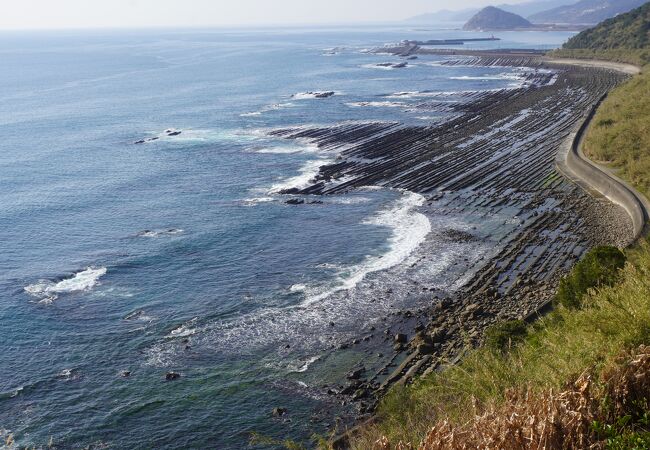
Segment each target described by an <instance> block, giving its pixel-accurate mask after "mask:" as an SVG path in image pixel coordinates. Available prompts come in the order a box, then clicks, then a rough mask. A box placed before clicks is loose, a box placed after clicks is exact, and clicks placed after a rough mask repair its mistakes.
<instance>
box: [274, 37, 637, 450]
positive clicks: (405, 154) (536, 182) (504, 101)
mask: <svg viewBox="0 0 650 450" xmlns="http://www.w3.org/2000/svg"><path fill="white" fill-rule="evenodd" d="M385 50H386V49H382V51H385ZM427 51H429V50H427ZM392 53H393V54H395V55H400V56H412V55H413V54H416V53H417V51H416V50H413V49H410V50H408V51H407V52H405V51H404V49H402V48H397V49H394V51H392ZM440 64H442V65H477V66H492V67H494V66H503V67H518V68H524V67H525V68H527V69H525V70H524V72H523V73H522V76H521V79H522V83H521V86H520V87H518V88H515V89H504V90H499V91H487V92H486V91H482V92H480V91H476V92H462V93H454V95H451V96H449V95H448V96H447V97H445V98H442V96H438V97H437V96H436V95H434V94H429V93H425V94H427V95H423V96H422V97H423V100H422V103H421V104H419V105H418V106H417V107H418V108H421V109H422V110H426V111H434V112H441V113H445V114H447V117H448V119H447V120H445V121H442V122H441V123H437V124H435V125H431V126H428V127H421V126H420V127H413V126H408V125H403V124H397V123H371V124H368V123H365V124H341V125H338V126H333V127H328V128H311V129H310V128H299V129H283V130H275V131H273V132H272V133H271V134H273V135H275V136H278V137H284V138H287V139H298V138H300V139H308V140H310V141H311V142H312V143H314V144H316V145H318V146H319V147H321V148H324V149H328V150H332V151H337V152H338V156H337V161H336V162H335V163H333V164H330V165H327V166H323V167H321V169H320V173H319V175H318V176H317V177H316V178H315V179H314V180H313V183H312V185H311V186H309V187H307V188H305V189H301V190H292V191H287V192H285V193H286V194H291V195H293V196H299V197H301V196H304V197H305V198H309V197H311V196H319V195H335V194H337V193H341V192H347V191H350V190H353V189H357V188H362V187H364V186H371V185H372V186H383V187H390V188H398V189H405V190H409V191H412V192H417V193H419V194H421V195H424V196H425V198H427V204H426V205H425V206H423V207H422V208H421V211H420V212H422V213H424V214H425V215H426V214H428V213H431V214H433V213H435V214H441V213H442V214H460V215H462V216H463V217H465V218H466V219H467V221H469V222H471V221H475V222H476V223H482V222H485V221H495V224H494V227H493V228H492V229H490V230H488V231H487V232H486V231H485V230H483V231H481V230H476V227H474V228H472V229H450V230H444V233H445V234H444V238H445V239H450V240H451V241H454V242H464V241H472V240H485V241H486V242H489V243H490V244H492V245H493V251H492V252H491V253H490V254H489V255H487V256H485V257H482V258H481V259H480V260H478V261H476V262H474V263H472V264H471V266H470V267H469V268H467V270H466V271H465V273H463V274H459V276H458V282H459V284H460V285H461V286H462V287H460V288H459V289H457V290H455V291H454V292H453V293H451V294H449V293H444V292H439V291H438V290H436V289H435V288H431V287H427V286H425V285H421V286H413V287H412V290H417V291H418V295H421V296H426V297H427V298H428V299H429V301H428V302H427V303H428V305H427V306H425V307H420V308H417V309H414V310H405V311H398V312H396V313H394V314H392V315H391V316H388V317H384V318H383V322H382V323H383V325H382V327H381V328H380V327H377V326H373V327H370V328H369V329H368V330H366V331H367V335H366V336H363V337H361V338H359V339H355V340H354V341H353V342H350V343H349V344H345V345H344V347H345V348H355V349H358V351H360V352H364V353H365V354H367V355H374V356H375V358H374V361H375V362H374V363H371V364H363V365H358V366H355V367H354V368H353V369H352V370H350V372H349V373H348V375H347V381H346V382H345V383H343V384H339V385H337V386H324V387H323V388H324V389H326V391H327V394H329V395H330V396H331V397H332V399H333V401H335V402H336V403H338V404H348V405H349V404H352V405H354V408H353V409H355V410H356V415H355V416H356V417H355V419H356V421H357V423H358V422H360V421H365V420H368V419H370V418H371V417H372V413H373V411H374V409H375V407H376V405H377V401H378V399H379V398H381V396H382V395H384V394H385V393H386V392H387V391H388V389H389V388H390V387H391V386H393V385H395V384H406V383H410V382H411V381H412V380H413V379H415V378H416V377H418V376H421V375H426V374H428V373H431V372H432V371H436V370H441V369H442V368H444V367H445V366H447V365H449V364H454V363H456V362H457V361H458V360H459V359H460V358H461V357H462V356H463V354H464V352H465V351H467V350H468V349H471V348H474V347H476V346H479V345H481V343H482V340H483V335H484V332H485V330H486V329H487V328H488V327H489V326H491V325H493V324H495V323H498V322H501V321H504V320H510V319H522V320H526V321H532V320H534V319H535V318H537V317H538V316H539V315H540V314H542V313H544V312H545V310H546V309H547V308H549V306H550V303H551V301H552V298H553V296H554V293H555V289H556V287H557V284H558V282H559V279H560V278H561V277H562V276H563V275H564V274H565V273H566V272H567V271H568V270H569V269H570V268H571V267H572V266H573V264H574V263H575V262H576V261H577V260H578V259H579V258H580V257H581V256H582V255H583V254H584V253H585V252H586V251H587V250H588V249H589V248H591V247H593V246H595V245H603V244H608V245H616V246H619V247H625V246H627V245H628V244H629V243H630V242H631V241H632V240H633V238H634V236H633V233H632V223H631V219H630V218H629V216H628V215H627V214H626V213H625V211H624V210H623V209H622V208H621V207H619V206H616V205H613V204H611V203H610V202H609V201H608V200H606V199H605V198H595V197H592V196H591V195H589V194H587V193H586V192H584V191H583V190H582V189H581V188H579V187H578V186H576V185H574V184H572V183H570V182H569V181H567V180H566V179H564V178H563V177H562V176H561V175H560V174H559V173H558V172H557V171H556V169H555V166H554V161H555V157H556V154H557V151H558V149H559V148H560V146H561V145H562V144H563V143H564V142H565V141H566V140H567V139H570V137H571V134H572V132H573V130H574V129H575V127H576V125H578V124H579V123H580V122H581V121H582V120H584V114H585V111H588V110H589V109H590V107H591V105H593V104H594V103H595V102H596V101H597V100H598V99H599V98H600V97H602V95H604V94H605V93H606V92H608V91H609V90H611V89H612V88H613V87H615V86H616V85H618V84H619V83H621V82H622V81H623V80H624V79H625V78H626V76H625V75H623V74H620V73H617V72H615V71H611V70H605V69H598V68H587V67H573V66H558V65H556V64H553V65H549V64H546V63H545V61H544V60H543V58H541V57H538V56H535V55H533V56H531V55H525V54H523V55H522V54H514V55H513V54H498V55H495V54H482V53H476V54H474V55H464V56H460V57H457V56H453V57H449V58H448V59H446V60H445V61H442V62H441V63H440ZM495 218H496V219H498V220H496V219H495ZM502 219H503V220H502ZM501 220H502V222H500V221H501ZM486 233H487V234H486ZM440 237H441V235H440V234H437V235H436V237H435V238H437V239H439V238H440ZM421 255H422V256H421V257H420V258H419V260H418V261H417V262H416V263H414V264H416V265H423V266H425V265H426V264H427V259H428V258H432V257H435V255H428V254H427V252H426V243H425V244H424V249H423V250H422V251H421ZM409 294H411V295H413V294H414V293H413V292H409ZM377 295H382V296H387V297H389V298H390V297H391V296H393V295H397V294H395V293H393V292H392V291H391V290H389V291H387V292H384V293H377ZM377 352H381V353H380V354H379V355H377ZM343 423H344V425H345V424H346V423H345V422H343ZM347 424H348V425H349V424H350V423H349V422H348V423H347ZM343 444H344V441H340V442H339V443H338V444H337V445H339V446H344V445H343Z"/></svg>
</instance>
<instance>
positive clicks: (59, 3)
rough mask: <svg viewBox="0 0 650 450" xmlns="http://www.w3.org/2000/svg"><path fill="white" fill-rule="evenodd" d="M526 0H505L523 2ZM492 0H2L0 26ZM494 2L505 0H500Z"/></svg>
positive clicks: (146, 21) (339, 15) (270, 15)
mask: <svg viewBox="0 0 650 450" xmlns="http://www.w3.org/2000/svg"><path fill="white" fill-rule="evenodd" d="M523 1H525V0H509V1H508V3H522V2H523ZM491 3H495V2H494V1H491V0H406V1H404V0H401V1H400V0H0V5H1V6H2V9H0V29H4V30H6V29H60V28H64V29H65V28H114V27H128V28H133V27H203V26H238V25H274V24H312V23H313V24H316V23H329V24H334V23H349V22H378V21H379V22H382V21H383V22H388V21H396V20H402V19H406V18H408V17H411V16H415V15H418V14H422V13H428V12H434V11H437V10H440V9H452V10H458V9H463V8H468V7H477V6H487V5H489V4H491ZM497 3H504V1H503V0H499V1H497Z"/></svg>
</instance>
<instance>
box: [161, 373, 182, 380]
mask: <svg viewBox="0 0 650 450" xmlns="http://www.w3.org/2000/svg"><path fill="white" fill-rule="evenodd" d="M180 377H181V374H180V373H176V372H167V375H165V380H167V381H175V380H178V379H179V378H180Z"/></svg>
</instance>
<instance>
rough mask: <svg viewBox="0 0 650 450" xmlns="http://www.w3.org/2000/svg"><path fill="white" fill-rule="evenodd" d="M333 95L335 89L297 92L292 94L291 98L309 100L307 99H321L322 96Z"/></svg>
mask: <svg viewBox="0 0 650 450" xmlns="http://www.w3.org/2000/svg"><path fill="white" fill-rule="evenodd" d="M334 95H337V93H336V92H335V91H309V92H298V93H297V94H293V95H292V96H291V98H294V99H296V100H309V99H314V98H318V99H323V98H329V97H333V96H334Z"/></svg>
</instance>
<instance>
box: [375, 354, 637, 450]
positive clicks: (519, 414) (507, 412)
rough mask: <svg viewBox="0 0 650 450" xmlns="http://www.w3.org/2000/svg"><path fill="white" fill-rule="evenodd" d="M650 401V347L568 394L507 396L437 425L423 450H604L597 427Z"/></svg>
mask: <svg viewBox="0 0 650 450" xmlns="http://www.w3.org/2000/svg"><path fill="white" fill-rule="evenodd" d="M648 400H650V347H648V346H645V345H642V346H640V347H639V348H638V349H637V350H636V351H634V352H632V353H629V354H624V355H622V356H621V357H619V358H618V359H617V361H616V362H615V364H613V365H612V366H609V367H607V368H606V369H605V370H603V371H602V373H601V374H600V376H597V375H595V374H593V373H589V372H586V373H584V374H582V375H581V376H580V377H578V378H577V379H576V380H575V381H574V382H572V383H570V384H569V385H568V386H567V387H566V388H565V389H564V390H562V391H560V392H556V391H554V390H553V389H550V390H547V391H544V392H541V393H536V392H534V391H533V390H530V389H528V390H526V391H516V390H512V391H509V392H508V393H507V399H506V402H505V403H503V404H500V405H498V406H488V407H486V408H484V409H483V412H482V413H480V414H477V415H476V416H474V417H473V418H472V419H471V420H470V421H469V422H468V423H465V424H461V425H456V424H452V423H450V422H449V421H442V422H439V423H436V424H435V425H434V426H433V427H432V428H431V430H430V431H429V433H428V434H427V436H426V438H425V439H424V440H423V442H421V443H420V444H419V446H418V447H417V448H418V449H419V450H460V449H463V450H464V449H477V448H480V449H486V450H490V449H494V450H497V449H509V450H528V449H601V448H606V445H607V443H606V440H605V439H604V438H603V437H602V436H600V435H599V433H598V432H597V430H596V428H595V427H594V424H595V423H597V422H600V423H611V422H613V421H615V420H616V418H619V417H623V416H631V417H638V416H639V415H641V414H643V412H644V411H642V409H643V408H642V407H640V405H647V404H648ZM415 448H416V447H414V446H413V445H412V444H410V443H403V442H398V443H394V444H393V443H391V442H390V441H389V439H388V438H386V437H382V438H380V439H379V440H377V441H376V442H375V444H374V447H373V450H414V449H415Z"/></svg>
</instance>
